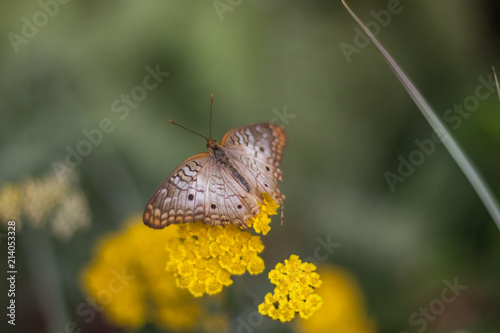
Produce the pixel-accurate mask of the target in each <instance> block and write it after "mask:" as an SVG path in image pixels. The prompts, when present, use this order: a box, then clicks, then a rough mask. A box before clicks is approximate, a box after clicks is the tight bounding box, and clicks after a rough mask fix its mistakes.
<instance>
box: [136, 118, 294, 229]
mask: <svg viewBox="0 0 500 333" xmlns="http://www.w3.org/2000/svg"><path fill="white" fill-rule="evenodd" d="M285 144H286V136H285V133H284V131H283V129H282V128H281V127H280V126H278V125H274V124H268V123H261V124H255V125H249V126H243V127H239V128H236V129H233V130H231V131H229V132H228V133H227V134H226V135H225V136H224V137H223V138H222V140H221V144H218V143H217V142H216V141H215V140H213V139H211V138H207V148H208V149H209V152H207V153H201V154H197V155H195V156H193V157H191V158H189V159H187V160H186V161H184V162H183V163H182V164H181V165H179V166H178V167H177V168H176V169H175V170H174V171H173V172H172V173H171V174H170V176H169V177H168V178H167V179H166V180H165V181H164V182H163V183H162V184H161V185H160V187H158V189H157V190H156V192H155V193H154V194H153V196H152V197H151V199H150V200H149V202H148V204H147V205H146V209H145V210H144V215H143V220H144V223H145V224H146V225H148V226H149V227H152V228H155V229H161V228H164V227H166V226H168V225H170V224H173V223H181V222H195V221H203V222H204V223H208V224H212V225H224V224H235V225H240V226H242V227H244V228H246V227H247V226H246V223H245V222H246V221H248V220H249V219H250V218H251V217H253V216H255V215H256V214H258V213H259V212H260V208H259V203H263V194H264V193H267V194H268V195H269V196H270V197H271V198H273V200H274V201H275V202H276V203H278V204H282V202H283V199H284V195H282V194H281V193H280V191H279V184H278V183H277V180H282V172H281V170H280V169H279V164H280V162H281V158H282V154H283V148H284V146H285Z"/></svg>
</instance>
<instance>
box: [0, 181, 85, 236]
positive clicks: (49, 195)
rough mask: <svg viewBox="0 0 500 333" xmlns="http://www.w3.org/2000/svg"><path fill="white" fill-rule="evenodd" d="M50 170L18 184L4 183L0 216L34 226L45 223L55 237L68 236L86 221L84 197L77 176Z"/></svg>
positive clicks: (1, 192)
mask: <svg viewBox="0 0 500 333" xmlns="http://www.w3.org/2000/svg"><path fill="white" fill-rule="evenodd" d="M60 177H61V178H58V177H57V176H56V175H55V174H53V173H50V174H48V175H46V176H44V177H42V178H36V179H33V178H28V179H27V180H25V181H24V182H21V183H19V184H5V185H4V186H3V187H2V188H1V190H0V218H1V219H2V220H3V221H5V223H6V222H7V221H9V220H15V221H16V222H18V223H17V225H16V226H22V224H21V223H22V222H23V221H21V220H26V221H27V222H29V224H30V226H32V227H34V228H39V227H43V226H44V225H46V224H48V225H49V226H50V228H51V230H52V232H53V234H54V235H55V236H56V237H59V238H60V239H63V240H68V239H69V238H71V236H72V235H73V234H74V232H75V231H76V230H77V229H79V228H83V227H86V226H88V225H89V224H90V210H89V208H88V204H87V199H86V198H85V195H84V194H83V192H82V191H81V189H80V188H79V186H78V179H77V177H69V175H66V176H65V177H63V176H60Z"/></svg>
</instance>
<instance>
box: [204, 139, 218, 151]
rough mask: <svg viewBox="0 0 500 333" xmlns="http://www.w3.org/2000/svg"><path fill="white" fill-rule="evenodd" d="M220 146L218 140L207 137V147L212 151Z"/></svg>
mask: <svg viewBox="0 0 500 333" xmlns="http://www.w3.org/2000/svg"><path fill="white" fill-rule="evenodd" d="M218 147H219V145H218V144H217V141H215V140H212V139H210V138H207V148H208V149H210V151H214V150H217V149H218Z"/></svg>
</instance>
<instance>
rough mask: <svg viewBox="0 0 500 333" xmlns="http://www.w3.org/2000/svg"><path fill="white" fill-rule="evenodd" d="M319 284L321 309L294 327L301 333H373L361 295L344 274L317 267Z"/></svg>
mask: <svg viewBox="0 0 500 333" xmlns="http://www.w3.org/2000/svg"><path fill="white" fill-rule="evenodd" d="M318 271H319V272H320V274H321V280H322V281H323V284H322V286H321V288H320V289H318V295H320V296H321V298H323V306H322V307H321V309H319V310H318V311H317V312H316V314H315V315H314V316H313V317H311V318H309V319H308V320H303V319H300V320H299V321H298V323H297V324H298V328H299V331H300V332H304V333H330V332H332V328H335V332H338V333H375V332H376V330H375V324H374V322H373V321H372V320H371V319H370V318H368V316H367V315H366V312H365V309H364V304H363V295H362V293H361V290H360V288H359V286H358V284H357V283H356V280H355V279H354V277H353V276H352V274H351V273H349V272H348V271H346V270H344V269H342V268H340V267H335V266H333V265H329V264H322V265H321V266H319V267H318Z"/></svg>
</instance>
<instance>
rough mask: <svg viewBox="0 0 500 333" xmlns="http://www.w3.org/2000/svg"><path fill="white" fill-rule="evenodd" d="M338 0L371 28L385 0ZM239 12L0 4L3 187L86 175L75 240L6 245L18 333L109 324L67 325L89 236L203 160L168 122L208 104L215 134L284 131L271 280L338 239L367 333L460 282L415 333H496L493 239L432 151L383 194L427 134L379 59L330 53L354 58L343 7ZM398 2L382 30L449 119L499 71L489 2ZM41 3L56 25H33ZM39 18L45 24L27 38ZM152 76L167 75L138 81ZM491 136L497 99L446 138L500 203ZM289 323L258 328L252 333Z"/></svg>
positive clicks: (269, 253) (396, 325)
mask: <svg viewBox="0 0 500 333" xmlns="http://www.w3.org/2000/svg"><path fill="white" fill-rule="evenodd" d="M61 2H63V1H62V0H61ZM221 2H223V3H225V4H229V3H230V2H228V1H224V0H223V1H221ZM350 2H351V6H352V8H353V9H354V10H355V11H356V12H357V13H358V14H359V15H360V17H361V18H362V19H364V20H365V22H370V21H373V22H377V21H376V19H375V18H374V14H373V13H375V14H376V15H380V11H381V10H387V8H388V5H389V3H393V2H394V0H384V1H381V0H376V1H375V0H367V1H357V2H356V1H350ZM41 3H43V5H42V4H41ZM232 3H233V5H230V8H231V10H227V11H225V12H223V14H222V18H223V20H221V16H220V12H219V13H218V11H217V10H216V9H215V8H214V4H213V3H212V2H211V1H207V2H203V3H197V4H196V5H194V4H192V3H188V2H181V1H177V2H174V1H148V2H144V1H113V0H111V1H68V2H67V3H66V4H59V3H57V4H58V5H55V4H56V3H55V2H54V1H51V0H45V1H44V0H42V1H41V2H37V1H29V2H26V1H23V2H5V3H2V5H0V6H1V7H2V10H1V11H0V17H1V20H0V30H1V31H2V35H3V36H4V38H3V42H2V48H1V49H0V60H1V61H0V71H1V79H0V91H1V98H0V108H1V115H2V116H1V121H0V142H1V144H0V160H1V161H2V168H1V169H0V177H1V178H0V186H2V185H4V184H5V183H17V182H22V181H23V180H24V179H26V178H28V177H29V178H37V177H41V176H42V175H45V174H47V172H49V173H50V172H54V165H56V166H57V167H58V169H57V170H58V171H57V172H59V174H60V173H61V172H62V173H66V172H67V174H72V173H75V172H78V173H79V174H80V184H81V187H82V190H83V191H84V192H85V196H86V197H87V199H88V203H89V206H90V210H91V215H92V224H91V226H90V227H89V228H87V229H86V230H78V231H77V232H76V233H75V234H74V235H73V237H72V238H71V240H69V241H67V242H63V241H60V240H58V239H56V238H54V237H52V236H51V235H50V234H49V233H47V232H44V230H34V229H31V228H26V229H24V228H23V230H21V231H19V232H18V234H17V238H18V243H19V244H18V251H17V252H16V255H17V258H16V259H17V265H18V266H19V274H18V275H17V288H18V289H17V295H16V300H17V304H18V308H17V311H18V318H19V319H21V318H23V320H22V321H21V320H20V321H19V322H18V325H16V329H18V330H20V331H23V332H31V331H37V332H48V331H50V332H63V331H64V330H65V325H66V324H67V323H68V321H73V322H75V323H76V324H77V327H78V328H79V329H81V330H82V332H91V331H92V332H111V331H115V330H116V329H115V328H112V326H110V325H109V324H108V323H107V322H105V321H104V319H103V318H102V317H101V316H97V319H96V320H94V321H93V322H92V323H91V324H87V323H86V322H85V321H84V320H83V318H82V316H80V315H79V314H78V312H77V308H78V306H79V304H81V303H82V302H85V299H86V295H85V294H84V293H83V292H82V290H81V288H80V284H79V274H80V272H81V270H82V268H83V267H84V266H85V265H87V264H88V263H89V262H90V261H91V260H92V256H93V248H94V246H95V243H96V241H97V239H99V237H101V236H102V235H104V234H106V233H107V232H112V231H114V230H117V229H119V228H120V226H121V225H122V221H125V220H126V218H127V217H129V216H130V215H131V214H134V213H137V212H141V211H142V210H143V208H144V206H145V203H146V202H147V200H148V198H149V196H150V195H151V194H152V193H153V191H154V189H155V188H156V187H157V186H158V185H159V184H160V183H161V182H162V181H163V179H164V177H166V176H167V175H168V174H169V173H170V172H171V171H172V170H173V169H174V168H175V167H176V166H177V165H178V164H179V163H180V162H182V161H183V160H184V159H186V158H188V157H189V156H191V155H193V154H195V153H198V152H202V151H205V142H204V141H203V140H202V139H200V138H199V137H197V136H195V135H192V134H190V133H188V132H186V131H183V130H181V129H180V128H177V127H174V126H172V125H170V124H169V123H168V119H173V120H175V121H176V122H178V123H180V124H183V125H185V126H187V127H189V128H191V129H193V130H195V131H198V132H201V133H203V134H205V135H206V134H208V123H209V119H208V117H209V113H208V110H209V103H210V94H211V93H213V94H214V106H213V108H214V116H213V128H212V132H213V136H214V139H217V140H219V139H220V138H221V137H222V136H223V134H224V133H225V132H226V131H228V130H230V129H231V128H234V127H236V126H241V125H245V124H250V123H256V122H264V121H275V122H276V123H279V124H282V125H284V127H285V130H286V132H287V135H288V139H289V141H288V146H287V148H286V150H285V156H284V159H283V163H282V169H283V171H284V182H283V184H282V186H281V189H282V192H283V193H284V194H285V195H286V197H287V199H286V201H285V211H286V218H285V224H284V226H283V227H278V226H277V225H278V223H279V222H278V219H275V221H273V223H276V224H275V225H276V227H274V228H273V229H272V230H271V232H270V233H269V234H268V235H267V236H266V237H265V238H264V239H263V241H264V244H265V246H266V249H265V251H264V252H263V259H264V261H265V263H266V272H267V271H268V269H269V268H270V267H274V266H275V264H276V263H277V262H280V261H283V260H284V259H285V258H288V257H289V255H290V254H291V253H293V254H297V255H299V256H300V257H301V258H307V257H311V258H314V256H315V249H316V248H318V246H320V245H321V244H323V243H325V242H328V241H331V242H334V243H338V244H340V247H338V248H336V249H335V250H334V251H333V252H326V253H327V254H328V255H327V256H326V257H327V259H326V260H327V261H329V262H334V263H335V264H337V265H340V266H343V267H345V268H347V269H348V270H349V271H350V272H352V274H354V275H355V276H356V277H357V279H358V280H359V282H360V288H361V290H362V291H363V293H364V294H365V297H366V303H367V304H366V308H367V312H368V314H369V316H370V318H373V320H374V321H375V322H376V327H377V330H378V331H379V332H401V331H407V332H415V331H417V330H418V329H419V328H420V327H421V326H420V325H416V324H412V323H411V322H410V318H411V316H412V314H413V313H415V312H418V311H419V308H421V307H428V306H429V305H430V304H432V301H433V300H435V299H439V298H440V297H441V296H440V295H441V291H442V290H443V288H445V284H444V281H445V280H446V281H453V280H454V279H455V278H456V277H457V278H458V281H459V282H460V283H461V284H463V285H466V286H467V289H466V290H465V291H464V292H462V294H461V295H460V296H459V297H457V299H456V301H454V302H452V303H450V304H446V308H445V309H444V311H443V312H442V313H440V314H439V315H436V316H435V318H434V319H433V320H432V321H430V320H429V321H428V325H429V326H428V327H427V328H426V331H427V332H434V331H435V332H438V331H439V332H453V331H456V330H459V329H461V330H463V332H497V331H498V330H500V320H499V317H498V313H500V284H499V283H498V281H499V280H500V265H499V263H500V234H499V231H498V229H497V228H496V227H495V225H494V223H493V221H492V219H491V218H490V216H489V215H488V214H487V212H486V210H485V209H484V207H483V205H482V204H481V202H480V200H479V199H478V197H477V195H476V194H475V192H474V191H473V189H472V187H471V186H470V184H469V183H468V182H467V180H466V179H465V178H464V176H463V174H462V173H461V172H460V170H459V169H458V167H457V166H456V165H455V163H454V161H453V160H452V159H451V158H450V156H449V155H448V153H447V151H446V150H445V149H443V147H442V145H439V144H437V145H436V148H435V150H434V151H433V152H432V153H431V154H429V156H427V155H425V161H424V162H423V163H422V164H421V165H420V166H417V167H415V170H414V171H413V172H411V175H409V176H408V177H405V181H404V182H403V183H397V184H396V186H395V191H394V192H393V191H391V189H390V187H389V186H388V184H387V182H386V179H385V178H384V173H385V172H386V171H390V172H393V173H397V172H398V171H397V170H398V167H399V164H400V160H399V157H400V156H401V157H402V158H404V159H408V158H409V156H410V154H411V153H412V152H414V151H416V150H418V149H419V147H418V146H417V144H416V143H415V140H420V141H422V140H425V139H427V138H430V137H431V129H430V127H429V126H428V124H427V123H426V121H425V120H424V119H423V117H422V116H421V114H420V113H419V112H418V110H417V109H416V107H415V106H414V105H413V104H412V102H411V100H410V98H409V97H408V96H407V94H406V93H405V91H404V89H403V88H402V87H401V86H400V84H399V83H398V81H397V80H396V79H395V77H394V76H393V74H392V72H391V71H390V70H389V69H388V67H387V66H386V64H385V62H384V61H383V59H382V57H381V56H380V54H379V53H378V52H377V51H376V50H375V48H374V47H373V46H372V45H367V46H366V47H363V48H360V49H359V51H360V52H359V53H355V54H352V56H351V59H350V60H351V61H350V62H347V61H346V58H345V56H344V54H343V52H342V49H341V47H340V45H341V43H349V44H351V45H354V43H355V37H356V31H355V27H356V25H355V23H354V21H353V20H352V19H351V17H350V16H349V15H348V14H347V12H346V11H345V10H344V8H343V7H342V5H341V3H340V1H334V2H332V1H317V2H304V1H302V2H297V1H295V2H292V1H273V2H268V1H241V2H239V4H238V2H237V1H233V2H232ZM234 4H237V5H234ZM47 6H49V7H47ZM400 6H402V8H403V9H402V10H401V11H400V12H399V13H398V14H393V15H391V16H390V19H389V22H386V23H387V24H384V25H385V26H381V25H379V27H380V32H379V34H378V35H377V36H378V38H379V39H380V41H381V42H382V43H383V44H384V46H386V47H387V49H388V50H389V51H390V52H391V54H392V55H393V56H394V57H395V58H396V60H397V61H398V62H399V63H400V65H401V66H402V67H403V69H404V70H405V71H406V72H407V74H408V75H409V76H410V77H411V78H412V79H413V80H414V83H415V84H416V85H417V87H419V88H420V89H421V91H422V93H423V94H424V95H425V96H426V98H427V99H428V100H429V101H430V102H431V104H432V105H433V106H434V107H435V108H436V111H437V112H438V114H439V115H441V116H444V114H445V112H446V111H447V110H448V109H450V108H453V105H454V104H463V103H464V101H465V100H466V98H467V97H469V96H473V95H474V94H475V91H476V88H477V87H478V86H479V85H480V84H481V81H480V80H479V79H478V78H479V77H482V78H488V76H489V75H491V65H494V66H496V68H497V69H500V63H498V59H500V46H499V43H498V37H499V34H500V24H499V23H498V22H499V21H498V17H499V15H500V1H498V0H484V1H473V0H463V1H452V0H444V1H439V2H436V1H431V0H421V1H410V0H402V1H401V2H400ZM42 7H44V8H46V9H45V11H48V12H50V13H52V14H53V15H45V17H46V20H44V17H43V15H40V14H37V13H39V12H41V11H42V10H44V9H43V8H42ZM47 8H48V9H47ZM372 11H373V12H372ZM34 16H35V17H34ZM34 20H38V21H36V22H38V24H39V27H36V26H33V27H34V28H33V29H31V30H30V29H29V27H25V25H26V26H28V25H29V24H31V25H33V22H34ZM26 22H30V23H29V24H28V23H26ZM23 30H24V33H28V35H29V36H30V37H23ZM12 34H16V35H17V36H19V38H24V41H25V42H19V41H20V40H22V39H19V38H18V37H13V35H12ZM12 38H17V39H15V40H16V41H18V43H20V44H16V45H17V47H15V46H13V42H12V40H13V39H12ZM16 48H17V51H18V52H16ZM157 69H158V70H159V71H161V72H165V73H166V72H168V73H169V74H168V76H163V77H162V76H159V75H158V74H157V76H156V79H151V78H149V79H146V81H145V77H146V76H147V75H150V76H151V77H153V78H154V76H153V75H152V74H151V72H154V71H156V70H157ZM165 75H166V74H165ZM155 80H156V81H155ZM145 82H146V83H145ZM154 83H158V84H157V85H156V86H155V87H154V88H151V87H153V85H154ZM141 87H142V88H141ZM148 87H150V88H151V90H148V89H146V88H148ZM127 95H131V96H132V97H130V98H131V99H130V100H128V101H127ZM455 115H456V114H455ZM447 125H449V126H450V125H451V124H450V123H447ZM499 128H500V102H499V100H498V98H497V95H496V93H490V94H489V96H488V98H486V99H484V100H481V101H480V103H479V105H478V107H477V108H475V109H474V111H472V112H469V113H468V117H462V121H461V124H460V126H458V128H457V129H454V130H453V134H454V135H455V136H456V138H457V139H458V141H459V142H460V143H461V145H462V147H463V148H464V149H465V151H466V152H467V153H468V155H469V156H470V157H471V159H472V160H473V162H474V163H475V164H476V165H477V167H478V169H479V170H481V171H482V173H483V175H484V178H485V179H486V180H487V181H488V183H489V184H490V186H491V187H492V190H493V192H494V193H496V194H497V196H500V182H499V181H498V170H499V166H500V154H499V151H500V130H499ZM85 142H87V143H85ZM79 151H80V152H83V154H82V153H79ZM75 152H76V153H75ZM75 154H78V155H79V157H78V156H75ZM83 155H86V156H83ZM68 161H69V162H70V163H69V164H71V165H74V167H72V166H68ZM55 162H57V163H60V164H54V163H55ZM61 165H62V166H66V168H64V167H63V168H61ZM0 240H1V241H2V242H1V243H0V248H1V251H2V252H3V253H5V251H6V246H5V243H6V241H5V239H4V238H0ZM147 245H148V244H144V246H147ZM321 253H322V254H324V253H325V252H324V251H323V252H321ZM316 260H318V259H316ZM2 267H4V266H2ZM40 272H45V273H44V274H42V275H40V276H39V275H38V274H39V273H40ZM266 274H267V273H266ZM266 274H261V275H260V276H248V277H246V276H244V277H242V278H241V280H240V281H241V283H240V284H238V283H235V286H233V287H232V289H233V293H234V295H232V296H231V295H230V296H228V297H229V302H230V306H229V307H228V308H230V310H228V313H227V314H228V316H229V318H230V320H231V323H230V325H231V328H232V329H231V330H230V331H235V328H236V327H237V326H238V323H239V322H238V318H242V316H243V317H245V316H246V315H247V314H248V312H251V311H255V310H256V306H255V305H254V304H252V301H250V300H248V299H247V298H245V297H243V296H242V295H241V294H242V291H238V289H242V288H243V287H242V286H245V287H246V289H248V290H251V293H252V295H256V296H255V297H256V298H259V301H262V300H263V297H264V295H265V294H266V293H267V292H269V291H271V286H270V285H269V284H268V282H267V276H265V275H266ZM47 281H48V282H47ZM50 281H52V285H53V286H54V285H55V288H56V289H55V290H58V294H57V293H54V294H50V295H56V296H57V295H59V296H57V297H56V296H54V297H53V299H58V300H59V301H57V302H56V301H52V300H53V299H50V300H48V299H47V297H48V296H47V295H48V294H47V293H48V292H49V291H50V292H52V289H50V290H49V289H47V290H46V293H43V292H40V286H43V285H44V283H46V282H47V283H50ZM5 286H6V284H5V281H2V282H0V287H1V290H5ZM44 295H45V296H44ZM238 296H240V297H238ZM51 297H52V296H51ZM49 318H56V319H53V320H52V321H51V320H50V319H49ZM245 318H246V317H245ZM419 318H420V317H419ZM0 325H2V326H1V327H3V325H6V323H5V320H2V323H1V324H0ZM0 329H1V330H2V332H3V331H5V330H3V328H0ZM292 329H293V326H287V325H284V324H279V323H276V324H275V325H274V326H273V325H269V324H268V323H267V321H266V324H265V325H264V326H262V327H260V328H257V329H256V331H265V330H268V331H271V330H272V331H275V332H278V331H282V332H288V331H290V330H292ZM143 331H144V332H154V331H156V329H155V328H154V327H149V326H147V327H145V328H143Z"/></svg>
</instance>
